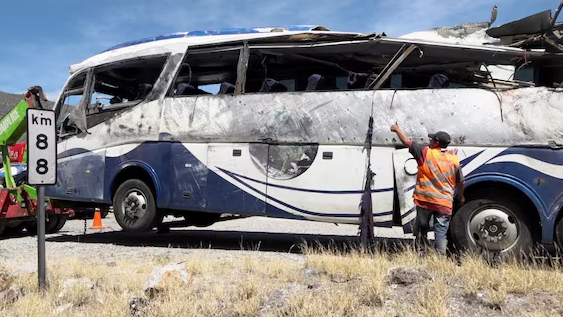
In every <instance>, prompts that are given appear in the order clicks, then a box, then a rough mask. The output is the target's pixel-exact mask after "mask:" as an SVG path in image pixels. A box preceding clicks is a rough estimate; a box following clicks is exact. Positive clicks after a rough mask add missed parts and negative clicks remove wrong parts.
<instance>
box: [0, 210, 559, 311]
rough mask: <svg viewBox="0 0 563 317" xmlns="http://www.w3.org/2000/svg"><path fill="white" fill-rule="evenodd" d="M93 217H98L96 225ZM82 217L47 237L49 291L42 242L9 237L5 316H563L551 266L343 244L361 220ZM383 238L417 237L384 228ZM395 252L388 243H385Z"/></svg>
mask: <svg viewBox="0 0 563 317" xmlns="http://www.w3.org/2000/svg"><path fill="white" fill-rule="evenodd" d="M91 223H92V221H91V220H88V221H87V227H89V226H90V225H91ZM103 224H104V226H106V229H104V230H101V232H98V230H90V229H87V230H86V235H84V221H81V220H72V221H69V222H68V223H67V225H66V226H65V227H64V228H63V230H62V231H61V232H60V233H58V234H53V235H49V236H48V237H47V242H46V246H47V265H48V268H47V274H48V281H49V289H48V291H47V293H46V294H45V295H40V294H39V293H38V292H37V275H36V263H37V262H36V256H37V253H36V238H35V237H30V236H25V234H22V235H20V236H17V237H11V238H4V239H3V240H0V248H1V249H0V261H1V262H0V316H31V317H34V316H561V315H562V314H563V308H562V305H561V303H562V301H561V300H562V299H563V275H562V273H561V269H560V266H559V265H558V264H552V265H551V266H544V265H532V264H527V265H523V264H511V263H505V264H502V265H501V266H498V267H491V266H489V265H487V264H486V263H484V262H483V261H482V260H481V259H479V258H477V257H467V258H464V259H463V260H462V261H461V262H454V261H451V260H449V259H444V258H439V257H435V256H433V255H430V256H427V257H420V256H418V255H416V254H415V253H413V252H410V251H408V250H406V251H404V250H403V251H400V252H390V251H373V252H367V253H366V252H360V251H357V250H344V251H342V250H343V248H342V246H345V245H346V244H347V243H348V242H349V241H350V239H354V236H355V235H356V232H357V227H356V226H335V225H334V224H320V223H313V222H302V221H286V220H271V219H263V218H250V219H241V220H235V221H227V222H224V223H219V224H216V225H214V226H212V227H209V228H184V229H172V231H171V232H170V233H168V234H158V233H146V234H134V235H132V234H126V233H123V232H119V226H118V225H117V224H116V223H115V220H114V219H113V217H112V215H111V214H110V215H109V216H108V218H106V219H103ZM376 234H377V235H378V236H379V237H381V239H380V242H385V243H387V244H388V245H393V244H395V243H404V244H407V245H408V244H409V243H410V241H411V236H410V235H404V234H401V232H400V229H399V230H395V229H393V230H391V229H385V230H379V231H378V232H377V233H376ZM385 250H387V249H385Z"/></svg>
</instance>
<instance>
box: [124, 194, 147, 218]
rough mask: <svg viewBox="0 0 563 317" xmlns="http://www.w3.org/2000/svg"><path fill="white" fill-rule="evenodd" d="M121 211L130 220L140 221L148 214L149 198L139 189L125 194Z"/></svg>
mask: <svg viewBox="0 0 563 317" xmlns="http://www.w3.org/2000/svg"><path fill="white" fill-rule="evenodd" d="M121 209H122V210H123V212H124V214H125V216H126V217H127V218H129V219H134V220H135V219H139V218H142V217H144V216H145V215H146V213H147V197H146V196H145V194H144V193H143V192H142V191H140V190H138V189H131V190H129V191H127V193H126V194H125V198H124V199H123V202H122V203H121Z"/></svg>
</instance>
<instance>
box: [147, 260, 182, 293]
mask: <svg viewBox="0 0 563 317" xmlns="http://www.w3.org/2000/svg"><path fill="white" fill-rule="evenodd" d="M188 280H189V274H188V272H187V271H186V268H185V266H184V265H182V264H169V265H166V266H162V267H155V268H154V269H153V271H152V272H151V275H150V277H149V279H148V280H147V282H146V283H145V286H144V287H143V290H144V292H145V294H146V295H147V297H148V298H149V299H152V298H154V297H155V296H156V295H157V294H158V293H160V292H162V291H164V290H165V289H168V288H176V287H182V286H185V285H187V284H188Z"/></svg>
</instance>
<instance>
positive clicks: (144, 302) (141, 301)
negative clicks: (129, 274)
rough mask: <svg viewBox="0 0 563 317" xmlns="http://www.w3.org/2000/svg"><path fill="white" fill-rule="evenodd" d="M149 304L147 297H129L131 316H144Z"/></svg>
mask: <svg viewBox="0 0 563 317" xmlns="http://www.w3.org/2000/svg"><path fill="white" fill-rule="evenodd" d="M148 306H149V301H148V299H146V298H145V297H140V296H133V297H131V298H129V311H130V312H131V316H135V317H137V316H142V315H143V312H144V310H145V309H146V308H147V307H148Z"/></svg>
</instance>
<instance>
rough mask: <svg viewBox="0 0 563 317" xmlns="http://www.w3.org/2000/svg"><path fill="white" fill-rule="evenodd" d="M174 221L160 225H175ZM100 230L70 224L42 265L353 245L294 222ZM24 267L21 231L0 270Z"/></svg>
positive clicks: (348, 229) (344, 236)
mask: <svg viewBox="0 0 563 317" xmlns="http://www.w3.org/2000/svg"><path fill="white" fill-rule="evenodd" d="M174 220H175V219H174V218H170V219H166V220H165V221H166V222H168V221H174ZM102 223H103V225H104V226H105V227H106V228H105V229H103V230H92V229H88V228H89V227H90V226H91V225H92V220H91V219H89V220H87V221H86V227H87V228H86V234H84V229H85V225H84V220H78V219H76V220H69V221H67V223H66V225H65V226H64V227H63V229H62V230H61V231H60V232H59V233H56V234H49V235H47V238H46V252H47V259H56V258H59V257H68V256H75V257H77V258H83V259H88V260H95V261H97V260H99V261H111V260H112V259H132V258H139V259H141V258H144V257H147V256H149V257H150V256H164V255H166V256H175V255H178V256H180V255H181V256H185V255H188V254H191V253H194V254H195V253H197V254H198V255H201V253H202V252H204V253H205V254H206V256H210V257H222V256H232V254H230V255H229V254H228V253H232V252H252V251H256V250H259V251H261V252H260V254H261V256H265V257H278V256H284V257H286V256H290V257H291V256H295V257H298V255H296V254H294V253H295V252H296V251H297V247H296V244H299V243H300V242H303V241H307V243H309V244H311V243H312V244H314V243H316V242H317V241H319V242H321V243H323V244H324V245H330V244H331V243H333V242H334V243H346V242H347V241H349V240H352V241H353V240H355V239H357V236H356V235H357V232H358V227H357V226H355V225H338V226H337V225H335V224H331V223H318V222H309V221H297V220H282V219H270V218H262V217H254V218H246V219H237V220H230V221H225V222H221V223H217V224H214V225H213V226H210V227H206V228H196V227H189V228H172V229H171V231H170V233H164V234H161V233H156V232H148V233H142V234H130V233H125V232H122V231H121V228H120V227H119V225H118V224H117V222H116V221H115V219H114V217H113V214H111V213H110V214H109V215H108V216H107V217H106V218H104V219H103V221H102ZM375 234H376V236H377V237H380V238H389V239H390V241H394V240H395V239H399V240H403V239H405V240H406V241H408V240H410V239H412V235H410V234H403V233H402V229H401V228H393V229H387V228H381V229H379V228H377V229H376V231H375ZM17 263H20V264H23V263H25V264H26V266H27V265H29V266H30V269H31V267H33V268H35V264H36V263H37V238H36V236H29V235H27V234H26V232H25V231H24V232H23V233H22V234H20V235H18V236H11V237H2V239H0V265H2V264H10V266H11V264H17Z"/></svg>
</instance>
